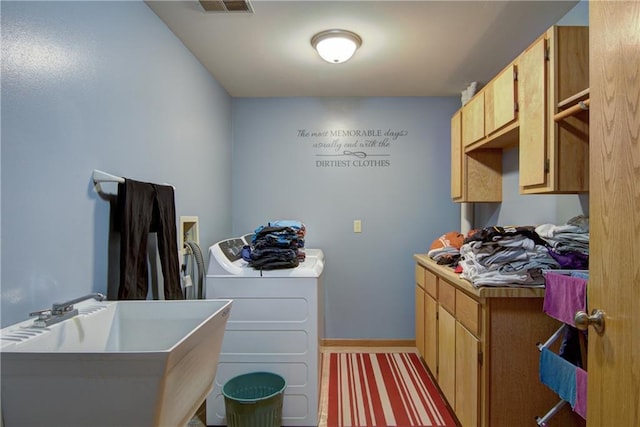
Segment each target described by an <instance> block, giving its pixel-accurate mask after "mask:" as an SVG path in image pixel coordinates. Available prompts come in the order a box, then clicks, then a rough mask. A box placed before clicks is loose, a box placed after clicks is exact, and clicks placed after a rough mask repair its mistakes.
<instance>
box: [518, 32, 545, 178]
mask: <svg viewBox="0 0 640 427" xmlns="http://www.w3.org/2000/svg"><path fill="white" fill-rule="evenodd" d="M546 46H547V41H546V39H545V38H544V37H542V38H540V39H538V41H536V42H535V43H534V44H533V45H532V46H531V47H529V49H527V50H526V51H525V52H524V53H523V54H522V56H521V57H520V76H521V77H520V82H519V89H520V102H521V111H520V151H519V155H520V161H519V170H520V187H521V188H526V187H529V186H536V185H544V184H545V182H546V181H547V175H548V171H547V169H548V167H547V166H546V162H547V137H546V117H547V115H548V114H547V111H546V109H547V97H546V96H545V94H546V92H547V70H546V55H547V48H546Z"/></svg>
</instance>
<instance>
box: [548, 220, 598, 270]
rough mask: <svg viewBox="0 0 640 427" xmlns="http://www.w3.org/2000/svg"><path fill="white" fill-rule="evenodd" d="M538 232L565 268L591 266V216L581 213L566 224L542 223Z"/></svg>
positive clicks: (581, 268) (551, 253)
mask: <svg viewBox="0 0 640 427" xmlns="http://www.w3.org/2000/svg"><path fill="white" fill-rule="evenodd" d="M536 233H538V235H539V236H540V237H541V238H542V239H543V240H544V241H545V242H547V245H548V246H549V247H548V251H549V255H551V256H552V257H553V258H554V259H555V260H556V261H557V262H558V264H560V267H561V268H563V269H576V270H577V269H579V270H586V269H588V268H589V218H588V217H587V216H584V215H579V216H575V217H573V218H571V219H570V220H569V221H567V223H566V224H564V225H554V224H542V225H539V226H537V227H536Z"/></svg>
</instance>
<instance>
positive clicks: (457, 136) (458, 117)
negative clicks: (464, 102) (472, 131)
mask: <svg viewBox="0 0 640 427" xmlns="http://www.w3.org/2000/svg"><path fill="white" fill-rule="evenodd" d="M463 155H464V153H463V151H462V110H458V111H457V112H456V113H455V114H454V115H453V117H452V118H451V198H452V199H453V200H456V199H460V198H462V186H463V183H464V181H465V180H464V177H463V176H462V173H463V164H462V162H463Z"/></svg>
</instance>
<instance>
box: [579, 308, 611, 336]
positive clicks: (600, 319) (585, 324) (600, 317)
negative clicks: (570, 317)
mask: <svg viewBox="0 0 640 427" xmlns="http://www.w3.org/2000/svg"><path fill="white" fill-rule="evenodd" d="M574 321H575V324H576V328H578V329H580V330H581V331H586V330H587V328H589V326H593V329H595V330H596V332H597V333H599V334H602V333H603V332H604V311H602V310H600V309H594V310H592V311H591V315H588V314H587V313H586V312H585V311H578V312H577V313H576V315H575V317H574Z"/></svg>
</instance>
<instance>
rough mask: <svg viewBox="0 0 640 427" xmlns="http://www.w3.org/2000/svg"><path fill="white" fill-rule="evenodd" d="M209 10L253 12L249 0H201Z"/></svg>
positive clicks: (205, 8) (203, 5)
mask: <svg viewBox="0 0 640 427" xmlns="http://www.w3.org/2000/svg"><path fill="white" fill-rule="evenodd" d="M200 4H201V5H202V7H203V8H204V10H206V11H207V12H250V13H252V12H253V9H251V4H250V3H249V1H248V0H200Z"/></svg>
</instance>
